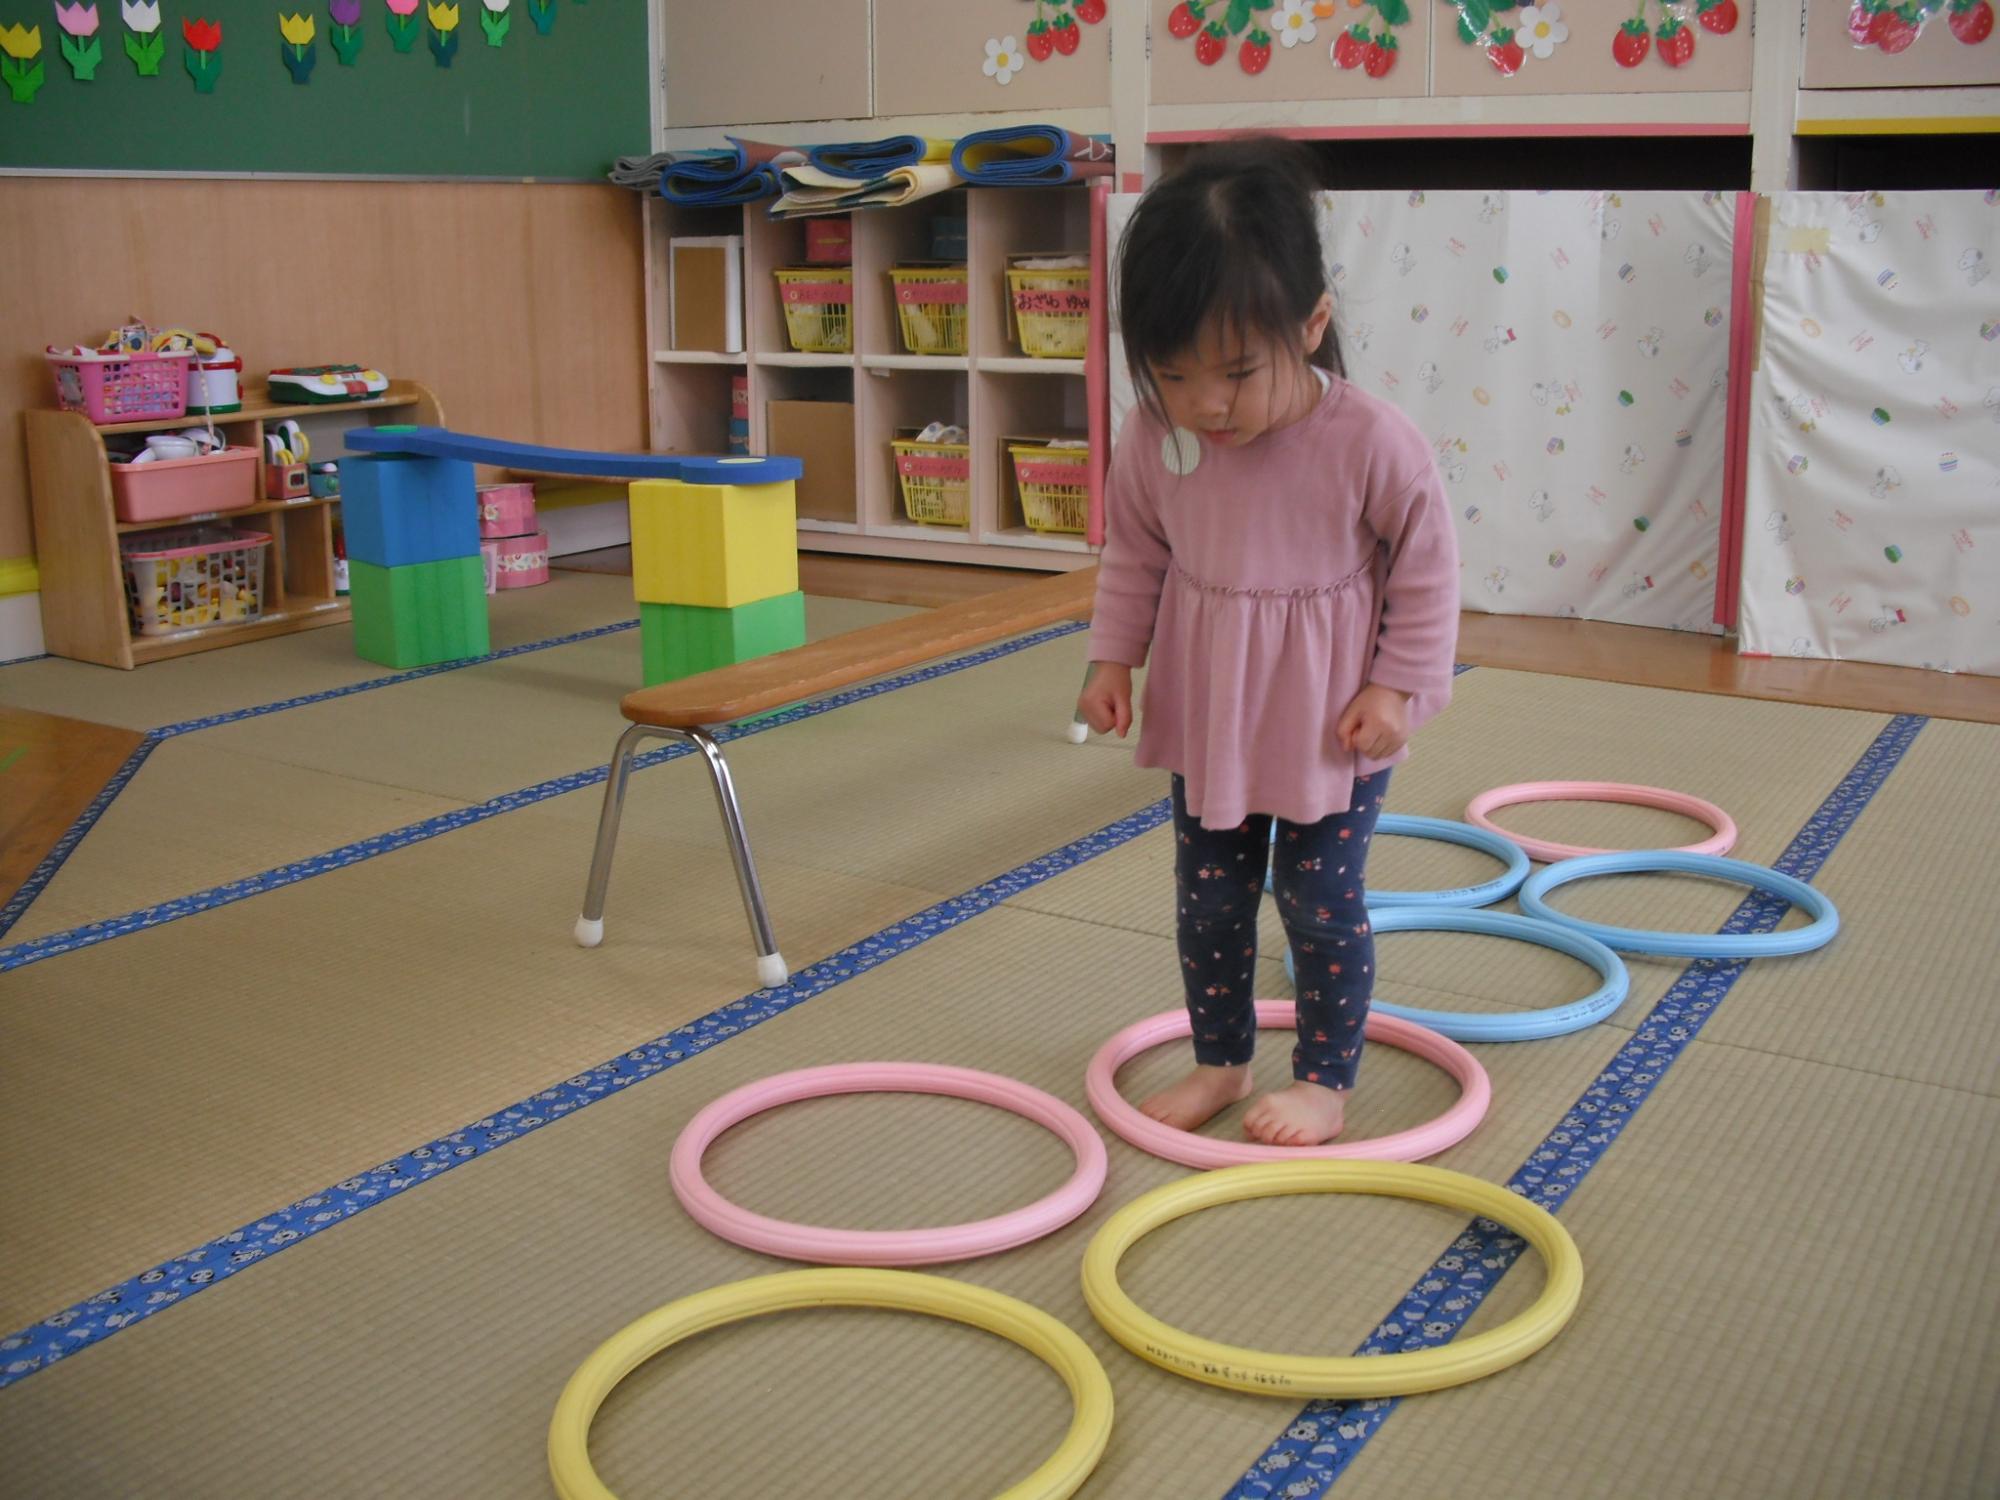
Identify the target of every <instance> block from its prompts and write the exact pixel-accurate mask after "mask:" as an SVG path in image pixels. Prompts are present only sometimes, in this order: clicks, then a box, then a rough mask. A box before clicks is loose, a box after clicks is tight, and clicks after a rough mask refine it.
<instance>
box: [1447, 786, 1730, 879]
mask: <svg viewBox="0 0 2000 1500" xmlns="http://www.w3.org/2000/svg"><path fill="white" fill-rule="evenodd" d="M1517 802H1629V803H1632V804H1633V805H1634V806H1636V807H1657V808H1661V809H1663V810H1664V811H1666V812H1672V813H1681V814H1683V815H1685V816H1687V817H1690V818H1699V819H1700V820H1701V821H1702V822H1704V823H1706V824H1707V825H1708V826H1709V827H1710V828H1713V829H1714V830H1715V832H1714V833H1713V834H1712V835H1711V836H1709V837H1708V838H1705V839H1703V840H1702V841H1701V842H1700V843H1698V844H1682V845H1680V846H1678V847H1677V848H1676V849H1675V850H1674V851H1673V852H1674V853H1676V854H1727V853H1728V852H1729V851H1730V850H1731V849H1733V848H1735V847H1736V820H1735V819H1734V818H1732V817H1730V816H1729V814H1728V813H1726V812H1724V811H1723V810H1722V809H1721V808H1719V807H1717V806H1716V805H1715V804H1714V803H1713V802H1704V801H1702V799H1701V798H1699V797H1690V796H1689V795H1688V794H1687V793H1686V792H1670V791H1668V790H1667V789H1666V788H1665V787H1657V786H1632V785H1629V784H1628V783H1626V782H1622V781H1518V782H1516V783H1514V784H1513V785H1512V786H1496V787H1494V788H1493V789H1492V790H1491V791H1486V792H1481V793H1480V794H1479V795H1478V796H1477V797H1474V798H1473V799H1472V801H1471V802H1470V803H1468V804H1467V805H1466V809H1465V821H1466V822H1468V823H1471V824H1472V825H1474V826H1475V827H1478V828H1484V829H1486V830H1487V831H1488V832H1490V833H1497V834H1499V835H1500V837H1502V838H1504V839H1512V840H1513V841H1514V842H1515V843H1517V844H1519V845H1520V846H1521V848H1522V849H1524V850H1525V851H1527V854H1528V857H1529V858H1530V859H1539V860H1542V861H1544V862H1546V863H1549V864H1553V863H1554V862H1555V861H1557V860H1559V859H1581V858H1583V857H1584V856H1585V855H1586V854H1622V853H1624V852H1625V851H1624V850H1620V849H1586V848H1585V847H1583V846H1582V845H1581V844H1556V843H1551V842H1550V841H1549V840H1547V839H1531V838H1529V837H1528V836H1527V835H1526V834H1522V833H1512V832H1509V831H1508V830H1507V829H1505V828H1502V827H1501V826H1500V825H1499V824H1497V823H1495V822H1494V821H1493V819H1492V818H1491V817H1490V816H1489V814H1491V813H1492V812H1493V810H1494V809H1495V808H1499V807H1512V806H1513V805H1514V804H1515V803H1517Z"/></svg>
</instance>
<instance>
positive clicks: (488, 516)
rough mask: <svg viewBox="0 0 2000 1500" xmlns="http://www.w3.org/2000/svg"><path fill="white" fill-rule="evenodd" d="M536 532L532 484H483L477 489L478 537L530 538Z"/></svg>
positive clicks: (533, 488)
mask: <svg viewBox="0 0 2000 1500" xmlns="http://www.w3.org/2000/svg"><path fill="white" fill-rule="evenodd" d="M534 532H535V487H534V486H533V485H532V484H482V485H481V486H480V487H479V534H480V535H481V536H532V535H534Z"/></svg>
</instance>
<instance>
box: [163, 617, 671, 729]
mask: <svg viewBox="0 0 2000 1500" xmlns="http://www.w3.org/2000/svg"><path fill="white" fill-rule="evenodd" d="M638 628H639V622H638V621H637V620H619V621H617V622H616V623H615V624H611V625H597V626H593V627H592V628H591V629H589V630H575V631H571V632H570V633H569V634H568V635H555V636H550V637H549V638H548V639H547V640H545V641H524V642H523V643H522V644H520V645H518V646H506V647H503V648H502V649H501V650H498V651H489V652H487V653H486V654H485V655H484V656H468V657H466V658H464V659H463V660H462V661H441V662H435V663H433V664H432V665H430V666H428V667H412V668H410V669H409V670H408V671H407V672H392V673H390V674H389V675H388V676H386V677H371V678H369V679H368V680H367V681H366V682H350V683H348V684H347V686H345V687H337V688H327V689H325V690H324V691H322V692H317V693H301V694H300V695H299V696H298V697H296V698H280V699H278V700H277V701H276V702H275V703H259V704H257V705H256V706H254V707H252V708H234V709H231V710H229V711H228V712H227V713H220V714H210V715H208V716H207V717H206V718H201V719H183V720H182V721H181V722H180V723H178V724H163V725H161V726H160V727H159V728H158V729H155V730H154V731H152V733H153V735H154V737H155V738H158V739H163V740H168V739H174V738H176V737H177V736H179V735H183V734H194V733H195V732H197V731H198V730H203V729H214V728H217V727H219V726H220V725H223V724H235V723H239V722H240V721H242V720H244V719H261V718H263V717H264V715H266V714H275V713H281V712H283V711H284V710H285V709H288V708H305V707H308V706H310V705H311V704H314V703H329V702H331V701H332V700H334V699H335V698H351V697H353V696H354V695H355V694H356V693H372V692H374V691H375V690H376V689H377V688H386V687H398V686H400V685H401V684H403V683H405V682H417V681H420V680H421V679H423V678H425V677H436V676H439V675H441V674H442V673H445V672H462V671H464V670H465V669H466V668H467V667H483V666H487V665H488V664H490V663H492V662H496V661H506V660H507V659H508V658H509V657H514V656H526V655H528V654H529V653H531V652H535V651H548V650H550V649H552V648H554V647H556V646H574V645H575V644H576V643H577V642H578V641H593V640H596V639H597V638H598V637H599V636H606V635H617V634H619V633H620V632H621V631H626V630H637V629H638Z"/></svg>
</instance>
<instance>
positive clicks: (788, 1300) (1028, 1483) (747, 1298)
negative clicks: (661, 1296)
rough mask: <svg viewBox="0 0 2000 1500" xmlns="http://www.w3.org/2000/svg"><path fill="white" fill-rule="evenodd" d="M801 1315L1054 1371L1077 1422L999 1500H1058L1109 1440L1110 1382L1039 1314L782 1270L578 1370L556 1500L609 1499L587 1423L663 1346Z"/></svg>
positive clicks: (664, 1312)
mask: <svg viewBox="0 0 2000 1500" xmlns="http://www.w3.org/2000/svg"><path fill="white" fill-rule="evenodd" d="M803 1307H893V1308H899V1309H901V1310H903V1311H906V1312H917V1313H928V1314H930V1315H931V1316H933V1317H939V1318H950V1319H951V1320H953V1321H954V1322H958V1323H965V1324H968V1325H970V1326H971V1327H973V1328H983V1329H984V1330H986V1332H988V1333H997V1334H999V1335H1000V1337H1002V1338H1004V1339H1009V1340H1011V1341H1013V1342H1014V1343H1016V1344H1019V1345H1020V1346H1021V1347H1022V1348H1023V1349H1026V1350H1027V1351H1028V1352H1029V1353H1030V1354H1033V1355H1034V1356H1035V1357H1036V1358H1038V1359H1040V1360H1042V1361H1043V1362H1044V1363H1045V1364H1048V1365H1050V1366H1051V1367H1053V1368H1054V1370H1055V1372H1056V1373H1057V1374H1058V1375H1060V1376H1062V1378H1063V1383H1064V1384H1065V1385H1067V1386H1068V1387H1069V1396H1070V1401H1071V1402H1072V1403H1073V1404H1074V1406H1075V1415H1074V1416H1073V1417H1072V1418H1071V1420H1070V1425H1069V1432H1068V1433H1067V1434H1065V1436H1064V1437H1063V1440H1062V1444H1061V1446H1060V1447H1058V1448H1057V1449H1056V1451H1055V1452H1054V1453H1052V1454H1050V1455H1049V1457H1048V1458H1047V1459H1045V1460H1044V1461H1043V1463H1042V1465H1041V1467H1040V1468H1038V1469H1036V1470H1035V1471H1034V1472H1033V1473H1032V1474H1030V1475H1028V1477H1027V1478H1025V1479H1023V1480H1021V1481H1020V1483H1018V1484H1016V1485H1014V1486H1013V1487H1012V1488H1010V1489H1006V1490H1003V1491H1001V1493H1000V1497H999V1500H1063V1497H1065V1496H1068V1495H1073V1494H1075V1493H1076V1492H1077V1489H1078V1488H1079V1487H1080V1486H1081V1485H1082V1484H1083V1482H1084V1480H1086V1479H1088V1478H1089V1477H1090V1471H1091V1470H1092V1469H1094V1468H1096V1467H1097V1460H1098V1459H1099V1458H1101V1457H1102V1456H1103V1454H1104V1445H1105V1444H1106V1443H1107V1442H1108V1441H1109V1440H1110V1437H1111V1380H1110V1378H1109V1377H1108V1376H1107V1375H1106V1374H1105V1373H1104V1366H1103V1365H1101V1364H1099V1363H1098V1361H1097V1356H1096V1355H1094V1354H1092V1353H1091V1352H1090V1347H1089V1345H1087V1344H1085V1343H1084V1341H1083V1340H1082V1339H1080V1338H1078V1337H1077V1335H1076V1334H1075V1333H1074V1332H1072V1331H1071V1330H1070V1329H1069V1328H1067V1327H1066V1326H1064V1325H1063V1324H1061V1323H1059V1322H1057V1321H1056V1320H1055V1319H1054V1318H1052V1317H1050V1316H1049V1315H1048V1314H1047V1313H1045V1312H1043V1311H1042V1310H1041V1309H1040V1308H1038V1307H1031V1306H1030V1305H1029V1304H1027V1303H1026V1302H1022V1301H1019V1300H1017V1299H1015V1298H1013V1297H1006V1296H1002V1295H1001V1294H1000V1293H999V1292H993V1291H988V1290H987V1289H986V1288H984V1287H978V1286H968V1285H966V1284H965V1283H964V1282H959V1281H950V1280H947V1279H946V1278H945V1277H942V1276H924V1275H919V1274H918V1273H916V1272H914V1271H878V1270H845V1269H843V1270H823V1271H781V1272H779V1273H777V1274H776V1275H773V1276H753V1277H751V1278H750V1279H749V1280H747V1281H736V1282H731V1283H729V1284H727V1285H725V1286H719V1287H714V1288H711V1289H710V1290H708V1291H706V1292H697V1293H696V1294H695V1295H694V1296H692V1297H683V1298H681V1299H680V1301H678V1302H669V1303H668V1304H667V1305H666V1306H665V1307H661V1308H656V1309H655V1310H654V1311H652V1312H650V1313H647V1314H646V1316H645V1317H643V1318H641V1319H639V1320H638V1321H637V1322H636V1323H633V1324H631V1325H630V1326H628V1327H626V1328H624V1329H621V1330H620V1331H619V1332H617V1333H615V1334H613V1335H612V1336H611V1337H610V1338H608V1339H606V1340H605V1341H604V1342H603V1343H602V1344H599V1345H598V1346H597V1348H596V1350H595V1351H593V1352H592V1354H591V1356H590V1357H589V1358H588V1359H586V1360H585V1361H584V1362H583V1363H582V1364H581V1365H579V1366H577V1370H576V1373H575V1374H574V1375H572V1376H570V1378H569V1383H568V1384H567V1385H565V1386H564V1387H563V1391H562V1395H561V1396H559V1397H558V1398H557V1399H556V1410H555V1415H554V1416H553V1417H552V1418H551V1419H550V1421H549V1477H550V1478H552V1479H553V1480H554V1481H555V1486H556V1493H557V1494H558V1495H560V1496H561V1497H562V1500H615V1497H614V1496H613V1495H612V1493H611V1491H610V1490H608V1489H606V1488H605V1485H604V1481H603V1480H601V1479H599V1478H598V1477H597V1471H596V1470H595V1469H594V1468H592V1467H591V1465H590V1424H591V1421H592V1419H593V1418H595V1417H596V1415H597V1409H598V1408H599V1407H600V1406H602V1405H603V1404H604V1398H605V1397H607V1396H609V1395H610V1394H611V1391H612V1388H613V1387H614V1386H616V1385H617V1384H618V1382H619V1381H621V1380H623V1379H624V1378H625V1377H626V1376H627V1375H630V1374H631V1373H632V1372H633V1371H634V1370H636V1369H637V1368H638V1367H639V1366H640V1365H642V1364H644V1363H645V1362H646V1361H647V1360H649V1359H651V1358H652V1357H653V1356H654V1355H655V1354H658V1353H659V1352H660V1351H661V1350H662V1349H665V1348H666V1347H667V1346H668V1345H670V1344H675V1343H678V1342H680V1341H681V1340H682V1339H685V1338H689V1337H691V1336H693V1335H694V1334H697V1333H705V1332H707V1331H708V1330H709V1329H711V1328H720V1327H721V1326H723V1325H724V1324H726V1323H740V1322H742V1321H743V1320H744V1319H746V1318H757V1317H762V1316H763V1315H764V1314H766V1313H775V1312H789V1311H792V1310H794V1309H797V1308H803Z"/></svg>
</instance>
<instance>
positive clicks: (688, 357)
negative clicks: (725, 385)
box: [653, 349, 750, 365]
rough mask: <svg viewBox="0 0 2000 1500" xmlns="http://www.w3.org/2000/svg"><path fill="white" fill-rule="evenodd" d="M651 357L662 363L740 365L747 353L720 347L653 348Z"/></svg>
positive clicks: (748, 358)
mask: <svg viewBox="0 0 2000 1500" xmlns="http://www.w3.org/2000/svg"><path fill="white" fill-rule="evenodd" d="M653 358H654V359H656V360H658V361H659V362H660V363H661V364H663V365H742V364H748V363H749V362H750V356H749V355H748V354H741V353H738V354H730V353H726V352H725V351H723V350H721V349H655V350H654V351H653Z"/></svg>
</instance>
